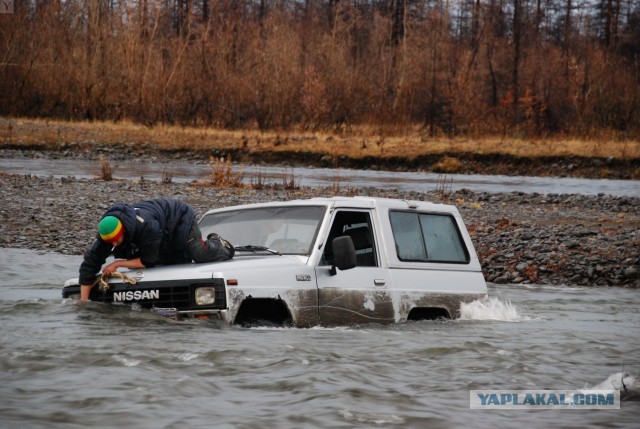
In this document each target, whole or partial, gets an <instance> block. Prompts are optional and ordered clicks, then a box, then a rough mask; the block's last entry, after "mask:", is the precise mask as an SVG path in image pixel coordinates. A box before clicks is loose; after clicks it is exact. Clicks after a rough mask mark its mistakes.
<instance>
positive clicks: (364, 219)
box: [323, 210, 378, 267]
mask: <svg viewBox="0 0 640 429" xmlns="http://www.w3.org/2000/svg"><path fill="white" fill-rule="evenodd" d="M343 235H348V236H349V237H351V240H352V241H353V247H354V248H355V249H356V266H358V267H376V266H378V262H377V257H376V246H375V240H374V235H373V230H372V228H371V216H370V215H369V213H368V212H358V211H347V210H340V211H338V212H336V215H335V217H334V219H333V224H332V225H331V230H330V231H329V237H328V238H327V242H326V243H325V247H324V253H323V263H324V264H326V265H331V264H332V263H333V249H332V246H331V242H332V241H333V239H334V238H336V237H340V236H343Z"/></svg>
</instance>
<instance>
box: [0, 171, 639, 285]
mask: <svg viewBox="0 0 640 429" xmlns="http://www.w3.org/2000/svg"><path fill="white" fill-rule="evenodd" d="M292 187H293V188H294V189H287V188H285V187H284V185H283V184H266V185H265V186H264V187H263V188H262V189H259V190H258V189H249V188H219V187H214V186H211V185H207V184H203V183H182V184H179V183H161V182H156V181H144V180H142V181H140V180H112V181H104V180H98V179H76V178H73V177H69V178H66V177H65V178H62V179H59V178H52V177H48V178H45V177H35V176H30V175H0V188H1V189H2V206H1V207H0V247H5V248H27V249H33V250H37V251H43V252H55V253H62V254H68V255H81V254H82V253H83V252H84V250H85V248H86V247H87V246H88V245H89V244H90V243H91V241H92V240H93V239H94V237H95V234H96V225H97V222H98V220H99V219H100V217H101V215H102V213H103V212H104V211H105V210H106V209H107V208H109V207H110V206H111V205H112V204H114V203H118V202H126V203H134V202H136V201H139V200H142V199H150V198H159V197H165V198H179V199H181V200H183V201H185V202H186V203H188V204H190V205H192V206H193V207H194V209H195V210H196V212H197V213H198V215H202V214H204V212H205V211H206V210H208V209H211V208H217V207H224V206H232V205H238V204H245V203H254V202H266V201H285V200H292V199H303V198H311V197H316V196H324V197H329V196H334V195H347V196H353V195H366V196H375V197H387V198H400V199H410V200H421V201H432V202H445V203H449V204H454V205H456V206H457V207H458V209H459V210H460V212H461V214H462V217H463V218H464V219H465V222H466V223H467V227H468V228H469V232H470V234H471V237H472V239H473V241H474V244H475V246H476V250H477V252H478V255H479V257H480V262H481V264H482V267H483V272H484V275H485V278H486V280H487V281H489V282H492V283H496V284H504V283H510V284H514V283H515V284H537V285H543V284H547V285H582V286H587V285H589V286H621V287H631V288H638V287H640V275H639V273H638V271H639V268H640V210H639V207H640V199H638V198H630V197H613V196H605V195H599V196H583V195H555V194H548V195H541V194H525V193H505V194H490V193H473V192H470V191H465V190H462V191H458V192H455V193H450V194H444V193H435V192H434V193H428V194H424V193H417V192H399V191H398V190H396V189H393V188H386V189H380V188H357V189H356V188H342V189H340V188H336V187H330V188H296V187H295V184H294V186H292Z"/></svg>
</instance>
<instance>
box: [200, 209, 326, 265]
mask: <svg viewBox="0 0 640 429" xmlns="http://www.w3.org/2000/svg"><path fill="white" fill-rule="evenodd" d="M326 209H327V208H326V207H325V206H293V207H292V206H287V207H262V208H255V209H240V210H231V211H225V212H220V213H210V214H207V215H205V216H204V217H203V218H202V220H201V221H200V224H199V225H200V229H201V230H202V235H203V236H204V237H206V236H207V235H209V234H211V233H212V232H215V233H217V234H218V235H220V236H221V237H222V238H224V239H225V240H228V241H229V242H231V244H233V245H234V246H236V247H239V246H248V245H251V246H264V247H267V248H269V249H272V250H276V251H278V252H280V253H281V254H289V255H309V254H310V253H311V247H312V246H313V243H314V242H315V238H316V234H317V233H318V228H319V227H320V222H321V221H322V218H323V217H324V213H325V211H326Z"/></svg>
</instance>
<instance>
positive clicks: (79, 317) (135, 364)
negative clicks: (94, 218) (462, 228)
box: [0, 249, 640, 429]
mask: <svg viewBox="0 0 640 429" xmlns="http://www.w3.org/2000/svg"><path fill="white" fill-rule="evenodd" d="M79 263H80V257H79V256H63V255H58V254H50V253H49V254H42V253H37V252H33V251H29V250H22V249H1V250H0V317H1V318H2V329H1V331H0V348H1V353H0V374H1V375H0V377H1V382H0V397H1V398H2V401H0V427H2V428H14V427H21V428H84V427H96V428H116V427H119V428H124V427H136V428H200V427H219V428H247V429H249V428H396V427H397V428H426V427H430V428H454V427H455V428H459V427H478V428H496V427H514V426H518V427H524V428H528V427H532V428H533V427H594V428H595V427H598V428H601V427H608V428H626V427H637V423H638V416H640V401H638V400H630V401H622V403H621V407H620V409H619V410H558V409H555V410H534V411H531V410H527V411H522V410H486V409H483V410H473V409H470V400H469V391H470V390H484V389H488V390H497V389H506V390H522V389H536V390H540V389H551V390H561V389H562V390H573V389H581V388H589V387H594V386H596V385H598V384H600V383H603V382H605V381H606V380H607V379H609V378H610V377H613V378H615V377H617V376H619V374H620V373H621V372H623V371H626V372H628V373H630V374H632V375H633V376H636V377H637V376H638V375H640V342H638V331H639V329H640V312H638V308H640V294H639V293H638V291H637V290H629V289H622V288H568V287H543V286H536V285H533V286H529V287H523V286H513V285H500V286H497V285H490V291H489V294H490V299H489V300H488V301H486V302H482V303H474V304H472V305H470V306H469V307H467V308H466V309H465V311H464V312H463V318H462V319H460V320H455V321H446V322H443V321H435V322H434V321H424V322H414V323H408V324H404V325H397V326H377V325H365V326H345V327H339V328H331V329H329V328H312V329H285V328H251V329H248V328H240V327H235V326H228V325H224V324H221V323H219V322H201V321H199V322H174V321H171V320H167V319H163V318H160V317H159V316H156V315H153V314H151V313H148V312H146V311H141V310H136V309H129V308H118V307H115V306H109V305H104V304H97V303H86V304H85V305H78V304H76V303H73V302H71V301H69V300H63V299H61V296H60V291H61V286H62V283H63V282H64V280H66V279H67V278H71V277H75V276H77V268H78V265H79Z"/></svg>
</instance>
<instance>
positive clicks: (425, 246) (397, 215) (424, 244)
mask: <svg viewBox="0 0 640 429" xmlns="http://www.w3.org/2000/svg"><path fill="white" fill-rule="evenodd" d="M389 216H390V220H391V229H392V230H393V237H394V240H395V244H396V252H397V254H398V259H400V260H401V261H416V262H449V263H468V262H469V252H468V251H467V248H466V247H465V245H464V242H463V241H462V236H461V235H460V231H459V230H458V225H457V224H456V222H455V219H454V217H453V216H450V215H443V214H431V213H415V212H402V211H392V212H390V214H389Z"/></svg>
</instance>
